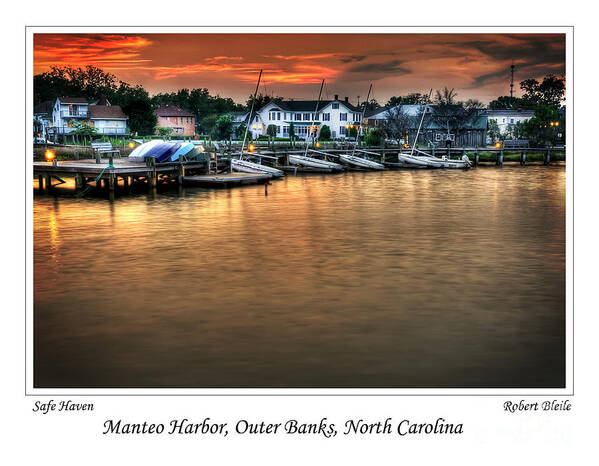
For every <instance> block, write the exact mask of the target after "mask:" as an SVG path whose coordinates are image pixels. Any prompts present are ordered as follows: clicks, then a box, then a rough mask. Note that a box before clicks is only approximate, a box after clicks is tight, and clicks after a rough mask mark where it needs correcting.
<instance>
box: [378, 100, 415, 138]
mask: <svg viewBox="0 0 599 466" xmlns="http://www.w3.org/2000/svg"><path fill="white" fill-rule="evenodd" d="M423 109H424V108H423ZM418 113H419V115H415V116H414V115H411V114H409V113H408V112H406V111H404V109H403V108H402V106H401V105H400V106H395V107H392V108H390V109H389V110H387V115H386V117H387V118H385V119H384V120H383V130H384V132H385V133H386V134H387V136H389V137H391V138H393V139H398V140H399V139H405V137H406V134H408V131H409V130H410V129H411V128H414V127H415V126H417V125H418V123H419V122H420V118H421V116H422V111H420V112H418Z"/></svg>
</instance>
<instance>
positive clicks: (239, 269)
mask: <svg viewBox="0 0 599 466" xmlns="http://www.w3.org/2000/svg"><path fill="white" fill-rule="evenodd" d="M34 241H35V244H34V262H35V264H34V265H35V270H34V272H35V278H34V281H35V286H34V288H35V289H34V292H35V305H34V313H35V319H34V331H35V344H34V346H35V355H34V358H35V368H34V372H35V380H34V384H35V386H38V387H559V386H563V385H564V370H565V363H564V343H565V336H564V329H565V326H564V319H565V315H564V307H565V301H564V300H565V169H564V168H563V167H561V168H560V167H534V166H530V167H525V168H521V167H513V168H512V167H504V168H503V169H495V168H479V169H476V170H471V171H469V172H462V171H454V172H452V171H403V172H385V173H347V174H339V175H331V176H306V177H288V178H286V179H284V180H281V181H276V182H273V184H272V185H271V186H270V188H269V195H268V196H267V197H266V196H264V189H263V187H262V186H248V187H244V188H238V189H231V190H203V189H195V188H185V191H184V193H177V192H176V191H171V192H164V193H161V192H158V193H157V194H155V195H153V196H149V195H147V194H140V195H137V196H129V197H121V198H117V199H116V201H115V202H114V203H112V204H111V203H109V202H107V201H106V200H105V199H78V198H60V199H57V200H55V199H53V198H51V197H48V196H38V197H36V198H35V201H34Z"/></svg>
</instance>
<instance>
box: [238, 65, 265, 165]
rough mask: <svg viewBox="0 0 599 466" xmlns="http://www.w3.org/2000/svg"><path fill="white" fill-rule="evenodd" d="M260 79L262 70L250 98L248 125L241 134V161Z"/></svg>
mask: <svg viewBox="0 0 599 466" xmlns="http://www.w3.org/2000/svg"><path fill="white" fill-rule="evenodd" d="M260 78H262V70H260V74H259V75H258V83H257V84H256V90H255V91H254V96H253V97H252V106H251V108H250V114H249V116H248V123H247V125H246V127H245V133H244V134H243V143H242V144H241V153H240V154H239V158H240V159H243V149H244V147H245V141H246V139H247V135H248V129H249V127H250V125H251V124H252V113H253V112H254V102H256V95H257V94H258V88H259V87H260Z"/></svg>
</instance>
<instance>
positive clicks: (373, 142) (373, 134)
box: [364, 128, 385, 146]
mask: <svg viewBox="0 0 599 466" xmlns="http://www.w3.org/2000/svg"><path fill="white" fill-rule="evenodd" d="M384 136H385V135H384V134H383V131H382V130H381V129H380V128H372V129H371V130H369V131H367V132H366V136H364V143H365V144H366V145H367V146H380V145H381V143H382V142H383V138H384Z"/></svg>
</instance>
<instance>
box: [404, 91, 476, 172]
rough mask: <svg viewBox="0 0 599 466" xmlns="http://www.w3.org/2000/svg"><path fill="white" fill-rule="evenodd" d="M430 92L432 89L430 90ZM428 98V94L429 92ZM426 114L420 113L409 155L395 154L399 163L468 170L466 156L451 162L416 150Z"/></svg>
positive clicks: (448, 158)
mask: <svg viewBox="0 0 599 466" xmlns="http://www.w3.org/2000/svg"><path fill="white" fill-rule="evenodd" d="M431 92H432V89H431ZM429 97H430V92H429ZM425 114H426V108H425V110H423V111H422V117H421V118H420V124H419V125H418V131H417V132H416V139H415V140H414V143H413V144H412V150H411V151H410V153H409V154H402V153H401V152H399V153H398V154H397V159H398V160H399V161H400V162H404V163H407V164H411V165H417V166H423V167H429V168H470V167H471V166H472V163H471V162H470V159H469V158H468V156H467V155H466V154H464V155H463V156H462V158H461V159H457V160H452V159H451V158H450V157H447V156H445V155H444V156H443V157H442V158H439V157H435V156H432V155H430V154H427V153H426V152H423V151H421V150H418V149H416V147H415V146H416V143H417V142H418V136H419V135H420V129H421V128H422V122H423V121H424V115H425ZM414 152H417V153H418V154H421V155H414Z"/></svg>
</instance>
